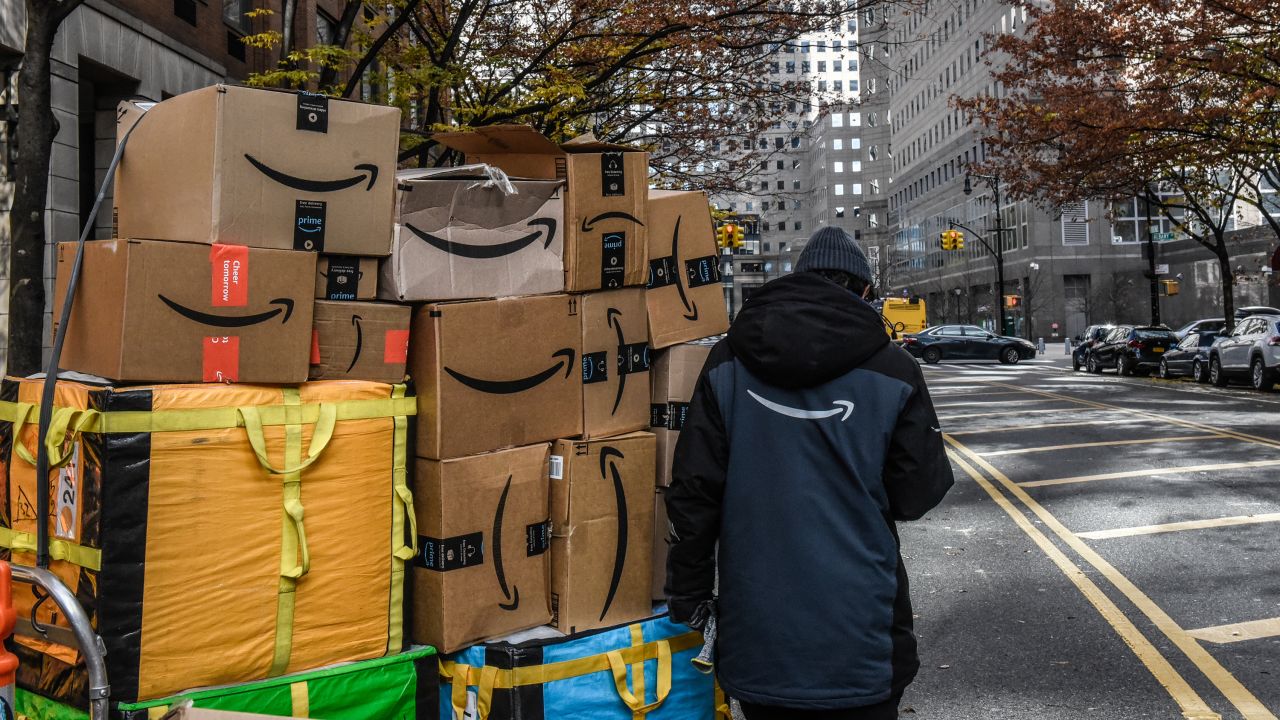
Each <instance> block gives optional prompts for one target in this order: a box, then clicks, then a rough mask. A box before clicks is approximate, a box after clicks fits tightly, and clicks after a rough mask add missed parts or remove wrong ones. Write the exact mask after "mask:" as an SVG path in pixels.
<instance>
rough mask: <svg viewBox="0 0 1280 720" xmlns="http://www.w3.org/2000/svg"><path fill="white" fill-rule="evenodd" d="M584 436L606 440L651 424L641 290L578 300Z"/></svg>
mask: <svg viewBox="0 0 1280 720" xmlns="http://www.w3.org/2000/svg"><path fill="white" fill-rule="evenodd" d="M578 307H579V310H580V311H581V312H580V314H581V317H582V435H583V437H587V438H595V437H604V436H606V435H617V434H620V433H625V432H631V431H634V430H643V429H645V428H646V427H647V426H648V424H649V342H648V332H649V330H648V312H647V311H646V309H645V304H644V289H643V288H628V289H625V290H609V291H606V292H597V293H587V294H585V295H581V296H579V305H578Z"/></svg>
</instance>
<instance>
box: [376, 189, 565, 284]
mask: <svg viewBox="0 0 1280 720" xmlns="http://www.w3.org/2000/svg"><path fill="white" fill-rule="evenodd" d="M563 186H564V183H563V182H561V181H559V180H519V179H508V178H507V176H506V174H504V173H503V172H502V171H501V170H498V169H497V168H493V167H490V166H488V165H468V166H465V167H457V168H440V169H437V170H403V171H401V172H400V173H399V174H398V175H397V187H398V192H397V203H396V204H397V214H396V236H395V240H394V242H393V243H392V246H391V257H389V258H387V259H386V260H384V261H383V263H382V277H381V283H380V284H381V288H382V289H381V293H382V297H383V298H384V299H386V300H397V301H402V302H403V301H422V300H452V299H457V298H490V297H507V296H513V295H538V294H541V293H553V292H561V291H563V290H564V270H563V267H562V264H561V256H562V255H563V253H564V204H563V199H562V192H561V190H562V188H563Z"/></svg>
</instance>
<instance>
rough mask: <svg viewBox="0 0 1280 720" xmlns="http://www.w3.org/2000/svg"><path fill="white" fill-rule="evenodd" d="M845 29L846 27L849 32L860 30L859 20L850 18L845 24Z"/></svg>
mask: <svg viewBox="0 0 1280 720" xmlns="http://www.w3.org/2000/svg"><path fill="white" fill-rule="evenodd" d="M845 29H846V30H847V31H848V32H857V31H858V21H857V20H852V19H851V20H849V22H848V23H847V24H846V25H845Z"/></svg>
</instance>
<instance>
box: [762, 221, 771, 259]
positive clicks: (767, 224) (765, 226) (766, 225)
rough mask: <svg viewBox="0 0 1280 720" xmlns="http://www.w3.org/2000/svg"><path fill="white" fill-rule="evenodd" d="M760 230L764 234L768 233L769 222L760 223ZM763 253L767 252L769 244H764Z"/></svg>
mask: <svg viewBox="0 0 1280 720" xmlns="http://www.w3.org/2000/svg"><path fill="white" fill-rule="evenodd" d="M760 228H761V229H762V230H764V231H765V232H769V221H768V220H765V221H764V222H762V223H760ZM764 251H765V252H769V243H765V244H764Z"/></svg>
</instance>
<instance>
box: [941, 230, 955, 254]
mask: <svg viewBox="0 0 1280 720" xmlns="http://www.w3.org/2000/svg"><path fill="white" fill-rule="evenodd" d="M952 232H953V231H951V230H943V231H942V249H943V250H955V249H956V246H955V240H954V239H952V237H951V233H952Z"/></svg>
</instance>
